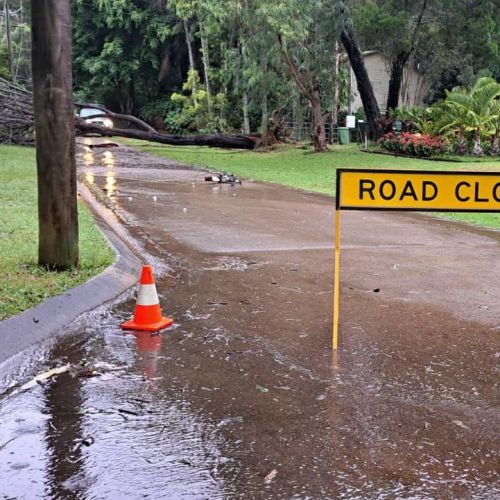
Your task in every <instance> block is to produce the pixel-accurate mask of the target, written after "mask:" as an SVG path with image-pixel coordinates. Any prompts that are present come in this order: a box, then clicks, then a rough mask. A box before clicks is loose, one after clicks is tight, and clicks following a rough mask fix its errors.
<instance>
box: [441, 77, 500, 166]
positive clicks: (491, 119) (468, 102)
mask: <svg viewBox="0 0 500 500" xmlns="http://www.w3.org/2000/svg"><path fill="white" fill-rule="evenodd" d="M499 98H500V83H498V82H497V81H496V80H494V79H493V78H488V77H483V78H480V79H479V80H478V81H477V82H476V83H475V85H474V86H473V87H472V88H471V89H467V88H465V87H455V88H454V89H453V90H451V91H449V92H447V95H446V99H445V100H444V102H442V103H441V104H439V105H437V107H436V113H437V115H438V119H437V121H436V129H437V131H438V132H439V133H441V134H446V133H452V134H454V135H456V136H458V138H459V146H460V144H463V143H464V142H465V139H466V138H468V137H470V138H472V141H473V143H474V146H473V150H472V154H474V155H476V156H483V154H484V151H483V148H482V146H481V138H487V137H488V138H491V137H492V136H497V135H498V120H499V106H498V102H499V101H498V99H499Z"/></svg>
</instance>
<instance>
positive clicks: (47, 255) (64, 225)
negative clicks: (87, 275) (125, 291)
mask: <svg viewBox="0 0 500 500" xmlns="http://www.w3.org/2000/svg"><path fill="white" fill-rule="evenodd" d="M31 13H32V64H33V98H34V111H35V130H36V146H37V177H38V220H39V245H38V262H39V264H40V265H43V266H46V267H48V268H50V269H56V270H65V269H71V268H73V267H76V266H78V264H79V250H78V213H77V197H76V163H75V129H74V118H73V85H72V78H71V15H70V2H69V0H46V1H44V2H40V1H38V0H31Z"/></svg>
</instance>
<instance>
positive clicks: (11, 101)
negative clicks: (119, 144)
mask: <svg viewBox="0 0 500 500" xmlns="http://www.w3.org/2000/svg"><path fill="white" fill-rule="evenodd" d="M75 108H95V109H96V110H97V111H99V112H100V113H96V114H95V115H92V116H87V117H85V119H84V118H81V117H79V116H75V127H76V131H77V133H78V134H88V133H92V134H98V135H102V136H105V137H114V136H119V137H128V138H131V139H139V140H143V141H151V142H158V143H160V144H170V145H172V146H209V147H218V148H234V149H254V148H255V146H256V144H257V142H258V139H256V138H255V137H253V138H252V137H249V136H244V135H236V134H235V135H231V134H209V135H186V136H184V135H169V134H160V133H159V132H157V131H156V130H155V129H154V128H153V127H151V126H150V125H148V124H147V123H146V122H143V121H142V120H140V119H139V118H137V117H135V116H131V115H122V114H119V113H114V112H112V111H110V110H109V109H106V108H105V107H103V106H101V105H99V104H82V103H75ZM0 110H1V112H0V143H8V144H21V145H32V144H34V143H35V138H34V115H33V95H32V93H31V92H30V91H28V90H26V89H23V88H22V87H20V86H18V85H15V84H13V83H12V82H9V81H7V80H4V79H3V78H0ZM92 118H111V119H112V120H118V121H121V122H124V123H127V124H128V125H129V126H131V127H136V128H114V127H113V128H107V127H104V126H101V125H99V124H97V123H88V122H87V121H86V120H89V119H92Z"/></svg>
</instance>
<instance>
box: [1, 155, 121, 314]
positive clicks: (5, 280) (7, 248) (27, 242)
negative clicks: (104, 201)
mask: <svg viewBox="0 0 500 500" xmlns="http://www.w3.org/2000/svg"><path fill="white" fill-rule="evenodd" d="M0 200H1V203H0V255H1V259H0V320H2V319H5V318H7V317H8V316H11V315H14V314H17V313H19V312H21V311H24V310H25V309H28V308H30V307H33V306H35V305H37V304H38V303H40V302H42V301H43V300H45V299H47V298H49V297H51V296H53V295H58V294H61V293H62V292H64V291H65V290H67V289H69V288H72V287H74V286H76V285H78V284H80V283H83V282H85V281H87V280H88V279H89V278H90V277H92V276H94V275H96V274H98V273H100V272H101V271H102V270H103V269H105V268H106V267H108V266H109V265H110V264H112V263H113V261H114V258H115V256H114V253H113V251H112V250H111V249H110V248H109V246H108V245H107V243H106V241H105V240H104V238H103V236H102V234H101V233H100V231H99V230H98V229H97V227H96V225H95V223H94V220H93V218H92V216H91V214H90V212H89V211H88V209H87V208H86V206H85V205H84V204H83V202H81V201H79V202H78V214H79V227H80V261H81V267H80V269H79V270H76V271H66V272H62V273H56V272H50V271H47V270H45V269H43V268H41V267H39V266H38V265H37V252H38V215H37V213H38V212H37V210H38V208H37V193H36V167H35V150H34V149H33V148H22V147H17V146H0Z"/></svg>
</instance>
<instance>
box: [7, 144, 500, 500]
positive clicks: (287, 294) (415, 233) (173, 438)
mask: <svg viewBox="0 0 500 500" xmlns="http://www.w3.org/2000/svg"><path fill="white" fill-rule="evenodd" d="M79 156H80V157H79V161H80V177H81V180H82V181H84V182H85V183H86V184H87V185H88V186H89V187H90V188H91V189H92V190H93V191H94V193H96V194H97V195H98V196H100V197H101V198H102V200H103V201H104V202H105V203H106V204H107V205H108V206H109V207H110V208H112V209H113V210H114V212H115V213H116V214H117V216H118V217H119V218H120V219H121V220H122V221H123V224H124V225H125V226H126V228H127V229H128V230H129V231H130V233H131V235H132V236H133V237H134V238H135V239H136V240H137V241H138V242H139V243H140V244H141V245H142V246H143V248H144V252H145V254H146V253H148V254H150V255H152V256H154V262H155V268H156V270H157V273H158V279H157V286H158V292H159V294H160V299H161V303H162V307H163V311H164V313H167V314H169V315H172V316H173V317H174V318H175V319H176V324H175V326H174V328H173V329H170V330H167V331H165V332H163V333H162V334H161V335H160V336H151V335H149V334H137V335H133V334H130V333H129V334H125V333H123V332H122V331H121V330H120V328H119V325H120V323H121V322H122V321H123V320H125V319H128V318H129V317H130V314H131V311H132V310H133V306H134V293H133V291H131V292H130V293H128V294H126V295H125V296H124V297H122V299H121V300H119V301H116V302H115V303H113V304H108V305H106V306H103V307H102V308H100V309H98V310H96V311H94V312H93V313H90V314H87V315H84V316H82V317H81V318H80V319H79V320H78V321H76V322H75V323H74V324H72V325H69V326H68V329H67V330H68V335H66V336H65V338H64V340H61V341H57V342H55V343H53V344H48V345H47V346H46V349H45V350H44V351H43V352H39V351H38V352H36V353H33V355H32V356H31V357H28V358H27V360H26V363H25V364H24V365H22V366H19V365H16V366H10V367H8V368H9V369H8V370H6V371H5V374H4V375H3V378H2V380H1V381H0V382H1V386H0V387H1V389H2V396H1V399H0V421H1V422H2V424H1V426H0V498H27V499H31V498H81V499H94V498H95V499H101V498H102V499H104V498H111V499H114V498H117V499H118V498H145V497H147V498H195V499H198V498H200V499H201V498H283V499H289V498H297V499H299V498H300V499H305V498H315V499H316V498H317V499H327V498H332V499H337V498H348V499H358V498H359V499H364V498H381V499H382V498H384V499H385V498H412V499H427V498H440V499H441V498H444V499H446V498H449V499H455V498H464V499H468V498H478V499H479V498H481V499H483V498H484V499H493V498H500V484H499V481H498V470H499V460H498V456H499V455H498V451H499V450H498V444H499V440H498V436H499V431H500V418H499V410H498V361H499V358H500V345H499V335H500V300H499V298H500V290H499V287H498V281H499V280H498V277H499V276H500V235H499V234H498V233H495V232H488V231H482V230H476V229H470V228H467V227H465V226H461V225H458V224H451V223H447V222H443V221H436V220H435V219H431V218H429V217H424V216H418V215H399V214H387V213H381V212H379V213H367V212H350V213H346V214H344V215H343V216H342V220H343V227H342V232H343V251H342V287H341V293H342V295H341V334H342V335H341V340H340V344H341V347H342V348H341V350H340V351H339V352H338V353H336V354H332V351H331V347H330V345H331V303H332V295H331V290H332V260H333V256H332V239H333V227H332V224H333V202H332V199H331V198H328V197H325V196H320V195H312V194H307V193H303V192H298V191H294V190H291V189H286V188H279V187H275V186H271V185H263V184H258V183H252V182H243V185H242V186H238V185H237V186H229V185H212V184H211V183H205V182H204V181H203V176H204V173H203V172H200V171H198V170H194V169H188V168H183V167H181V166H179V165H177V164H175V163H173V162H168V161H165V160H161V159H158V158H154V157H151V156H148V155H144V154H142V153H136V152H134V151H133V150H130V149H128V148H122V147H120V148H110V149H108V150H106V149H104V150H103V149H94V150H92V151H90V150H88V149H87V150H85V151H84V152H81V153H80V155H79ZM375 290H378V291H375ZM65 362H70V363H72V364H73V365H78V364H81V363H82V362H84V363H85V364H86V366H88V367H90V368H91V369H93V370H95V371H96V372H98V373H99V376H93V377H87V376H84V375H87V373H84V372H83V371H82V370H81V369H80V370H76V369H74V370H73V371H72V372H71V373H67V374H63V375H60V376H58V377H56V378H54V380H53V381H52V382H51V383H48V384H45V385H44V386H36V387H34V388H32V389H30V390H28V391H25V392H22V391H19V384H20V383H23V382H25V381H26V380H28V379H29V378H30V375H31V374H34V373H38V372H40V371H43V370H45V369H48V368H50V367H51V366H53V365H54V364H61V363H65Z"/></svg>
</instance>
